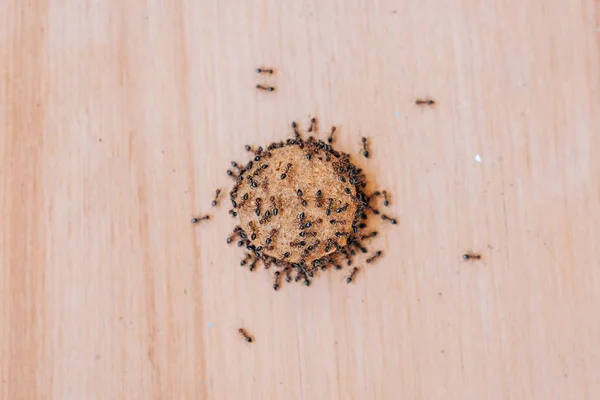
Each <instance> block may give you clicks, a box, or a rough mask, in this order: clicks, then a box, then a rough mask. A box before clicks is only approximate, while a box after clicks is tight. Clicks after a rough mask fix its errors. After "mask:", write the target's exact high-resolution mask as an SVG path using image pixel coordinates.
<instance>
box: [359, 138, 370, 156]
mask: <svg viewBox="0 0 600 400" xmlns="http://www.w3.org/2000/svg"><path fill="white" fill-rule="evenodd" d="M360 140H361V142H362V146H363V152H362V154H363V156H365V158H369V150H368V149H367V138H366V137H362V138H361V139H360Z"/></svg>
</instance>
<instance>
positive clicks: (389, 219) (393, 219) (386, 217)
mask: <svg viewBox="0 0 600 400" xmlns="http://www.w3.org/2000/svg"><path fill="white" fill-rule="evenodd" d="M376 214H377V213H376ZM381 219H382V220H384V221H385V220H388V221H390V222H391V223H392V225H396V224H397V223H398V221H396V218H391V217H388V216H387V215H385V214H381Z"/></svg>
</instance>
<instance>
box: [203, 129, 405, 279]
mask: <svg viewBox="0 0 600 400" xmlns="http://www.w3.org/2000/svg"><path fill="white" fill-rule="evenodd" d="M317 127H318V125H317V120H316V118H312V119H311V123H310V127H309V128H308V132H310V133H313V132H317V130H318V128H317ZM292 129H293V133H294V137H293V138H290V139H287V140H285V141H280V142H275V143H271V144H270V145H268V146H267V147H266V148H263V147H258V148H256V149H253V148H252V147H251V146H246V147H245V148H246V150H247V151H249V152H250V153H251V154H252V160H250V161H249V162H248V163H246V164H243V163H238V162H232V163H231V165H232V166H233V168H234V169H236V171H232V170H231V169H230V170H227V175H228V176H229V177H231V178H232V179H233V180H234V182H235V183H234V186H233V189H232V190H231V192H230V194H229V197H230V201H231V204H232V208H231V209H230V210H229V214H230V215H231V216H232V217H238V214H239V213H240V212H244V209H243V208H242V207H243V206H245V205H246V207H248V205H247V204H246V203H248V202H251V203H252V204H251V207H252V211H253V213H255V214H256V221H253V222H255V224H254V225H252V224H253V222H251V223H250V226H252V227H253V228H254V226H258V224H260V227H261V228H262V227H263V225H266V223H268V222H269V221H272V220H273V219H275V218H278V216H279V218H281V217H280V215H281V213H282V212H287V211H288V210H285V211H284V210H283V208H282V207H283V204H281V203H283V201H282V202H279V201H278V200H277V199H276V196H270V198H269V197H267V198H263V199H261V198H260V197H256V195H255V197H254V200H253V199H252V193H253V192H252V191H253V190H260V187H259V185H261V186H263V188H264V187H266V186H267V185H268V182H267V181H266V180H263V181H261V180H260V177H261V173H262V171H264V170H266V169H267V168H268V167H269V160H272V157H273V153H274V152H276V151H277V150H278V149H283V148H287V147H288V146H295V147H296V148H297V149H301V150H302V151H304V152H306V153H305V154H306V159H307V160H308V161H311V162H312V160H314V159H317V158H318V159H319V160H321V161H324V160H325V161H327V162H329V163H332V165H333V167H334V170H335V172H336V174H337V175H338V178H339V180H340V181H341V182H344V185H347V186H348V187H346V188H345V195H347V196H348V198H350V200H349V201H350V202H352V203H353V204H352V207H351V208H350V209H349V208H348V207H349V204H348V203H345V204H340V205H339V206H335V205H332V204H333V199H332V198H329V199H327V194H326V193H323V191H322V190H317V191H316V193H314V194H312V193H311V196H314V197H313V198H314V201H313V198H311V197H309V195H308V194H306V193H302V190H300V189H298V191H297V197H298V201H299V206H300V207H313V208H312V209H313V210H317V211H318V212H319V213H322V215H321V216H317V217H315V216H313V217H312V218H311V220H308V217H305V212H301V213H300V214H299V216H298V218H299V225H298V227H297V228H296V227H294V228H293V229H297V231H298V233H297V234H298V240H297V241H293V242H290V243H289V246H290V248H289V249H287V248H283V249H282V247H281V246H274V244H276V243H275V240H276V239H275V235H277V232H276V230H275V229H271V230H270V231H267V233H266V234H265V233H264V232H263V235H262V239H261V238H260V236H261V234H260V233H259V237H258V238H257V232H256V231H254V229H253V230H252V231H250V230H247V229H244V228H242V226H240V225H238V226H236V227H235V228H234V230H233V232H232V233H231V235H230V236H229V237H228V238H227V243H234V242H237V245H238V247H244V248H245V249H246V250H247V251H248V252H247V253H246V254H245V255H244V257H243V259H242V261H241V262H240V265H242V266H247V267H248V268H249V270H250V271H253V270H255V269H256V268H257V265H258V263H259V262H261V263H262V264H263V265H264V267H265V269H270V268H271V267H273V268H275V269H276V271H275V272H274V273H273V284H272V287H273V289H274V290H278V289H280V288H281V286H282V282H283V281H285V282H291V281H292V280H294V281H295V282H303V283H304V285H306V286H309V285H310V283H311V279H313V278H314V277H316V276H317V275H318V273H319V271H320V272H323V271H326V270H327V269H329V268H331V269H335V270H342V269H343V267H342V264H344V263H345V264H346V265H347V266H349V267H350V266H352V265H353V260H354V258H355V256H356V255H357V253H368V250H367V248H366V247H365V246H364V242H365V241H367V240H368V239H370V238H373V237H375V236H377V234H378V232H377V231H369V232H367V231H366V229H367V225H366V223H365V222H366V220H367V218H368V215H376V216H379V218H381V220H382V221H387V222H389V223H391V224H396V223H397V221H396V219H395V218H393V217H390V216H388V215H386V214H383V213H381V212H380V211H379V210H378V209H377V208H376V207H375V205H374V202H375V199H376V198H378V197H383V199H384V201H383V204H384V206H386V207H387V206H388V205H389V204H390V202H389V199H388V193H387V191H381V192H380V191H375V192H373V193H370V194H367V193H366V192H365V188H366V186H367V183H366V176H365V174H364V173H363V171H362V169H360V168H358V167H357V166H356V165H355V164H353V163H352V162H351V161H350V155H349V154H346V153H343V152H339V151H337V150H335V149H334V148H333V147H332V143H333V141H334V134H335V133H336V131H337V130H336V128H335V127H333V128H332V129H331V131H330V133H329V135H328V137H327V138H326V140H325V141H324V140H320V139H317V138H315V137H313V136H310V137H309V138H308V139H306V140H305V139H303V138H302V134H301V132H300V129H299V124H298V123H296V122H293V123H292ZM361 144H362V150H361V153H362V155H363V156H364V157H366V158H368V157H369V155H370V153H369V151H368V150H367V139H366V138H362V139H361ZM303 154H304V153H303ZM273 168H274V167H273V166H272V167H271V169H273ZM290 170H292V171H293V170H294V166H293V165H292V163H288V164H287V165H285V164H284V165H282V166H281V171H278V172H277V180H281V181H282V182H285V180H286V178H287V175H288V174H289V173H290ZM271 179H273V178H271ZM220 193H221V191H220V190H217V191H216V194H215V198H214V200H213V201H212V204H211V205H212V206H216V205H217V204H218V200H219V194H220ZM248 193H250V199H249V194H248ZM252 200H253V201H252ZM335 201H336V202H339V200H337V199H336V200H335ZM354 206H355V208H354ZM336 207H337V208H336ZM354 209H356V211H355V212H354V215H353V216H351V217H348V218H346V220H342V219H341V217H340V215H343V213H344V212H346V210H354ZM307 214H308V211H307ZM208 218H209V217H208V216H205V217H195V218H194V219H192V222H193V223H198V222H200V221H202V220H206V219H208ZM336 218H337V219H336ZM346 222H348V224H346ZM317 223H322V224H327V223H329V224H330V225H331V226H334V229H338V230H337V231H336V232H335V234H334V235H332V236H331V237H327V238H323V240H318V239H319V238H318V237H317V238H315V236H317V231H322V229H321V230H317V231H315V230H314V228H315V227H313V230H311V229H310V228H311V227H312V224H317ZM335 224H340V225H342V224H343V225H344V226H341V227H339V228H335V226H336V225H335ZM264 229H266V228H264ZM264 229H263V231H264ZM294 234H296V233H295V232H294ZM309 238H312V241H311V240H310V239H309ZM342 238H344V239H345V241H343V240H341V239H342ZM259 240H260V241H259ZM286 246H287V243H286ZM297 254H300V255H299V256H298V257H300V258H299V259H292V258H293V257H294V255H297ZM316 254H318V255H322V256H320V257H318V258H315V257H316V256H315V255H316ZM382 254H383V253H382V251H381V250H378V251H376V252H374V253H373V254H372V255H371V256H369V257H368V258H367V259H366V262H367V263H369V264H370V263H372V262H374V261H375V260H376V259H377V258H379V257H380V256H381V255H382ZM359 269H360V268H359V267H353V268H352V269H351V270H350V273H349V275H348V276H347V278H346V282H347V283H351V282H353V281H354V280H355V278H356V275H357V273H358V271H359Z"/></svg>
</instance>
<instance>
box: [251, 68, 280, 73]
mask: <svg viewBox="0 0 600 400" xmlns="http://www.w3.org/2000/svg"><path fill="white" fill-rule="evenodd" d="M255 71H256V73H257V74H273V72H275V70H274V69H272V68H256V70H255Z"/></svg>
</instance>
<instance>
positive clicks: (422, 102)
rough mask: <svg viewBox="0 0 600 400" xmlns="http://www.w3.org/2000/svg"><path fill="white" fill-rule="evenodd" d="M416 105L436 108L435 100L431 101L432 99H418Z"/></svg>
mask: <svg viewBox="0 0 600 400" xmlns="http://www.w3.org/2000/svg"><path fill="white" fill-rule="evenodd" d="M415 104H416V105H418V106H434V105H435V100H431V99H417V100H416V101H415Z"/></svg>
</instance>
